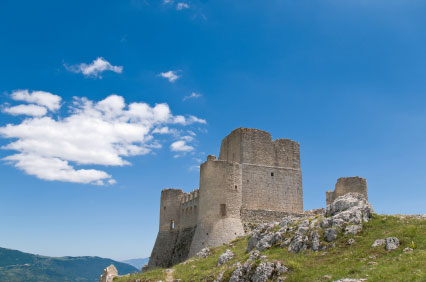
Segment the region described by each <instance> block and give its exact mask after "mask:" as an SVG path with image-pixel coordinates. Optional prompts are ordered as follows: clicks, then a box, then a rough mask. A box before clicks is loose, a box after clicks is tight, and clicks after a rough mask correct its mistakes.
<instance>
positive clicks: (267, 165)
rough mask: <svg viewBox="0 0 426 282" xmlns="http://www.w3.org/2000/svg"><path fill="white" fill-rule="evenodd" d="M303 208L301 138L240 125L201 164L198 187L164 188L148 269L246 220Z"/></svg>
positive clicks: (237, 231)
mask: <svg viewBox="0 0 426 282" xmlns="http://www.w3.org/2000/svg"><path fill="white" fill-rule="evenodd" d="M302 212H303V195H302V172H301V169H300V147H299V143H297V142H295V141H292V140H290V139H277V140H275V141H274V140H272V136H271V134H269V133H268V132H265V131H262V130H257V129H249V128H238V129H235V130H234V131H232V132H231V133H230V134H229V135H228V136H226V137H225V138H224V139H223V140H222V144H221V147H220V154H219V159H216V157H215V156H212V155H210V156H208V157H207V161H206V162H204V163H203V164H201V166H200V186H199V189H197V190H194V191H193V192H191V193H184V192H183V191H182V190H179V189H164V190H163V191H162V192H161V208H160V228H159V232H158V235H157V239H156V242H155V245H154V248H153V250H152V254H151V257H150V260H149V263H148V269H151V268H155V267H170V266H171V265H174V264H176V263H179V262H181V261H183V260H185V259H187V258H188V257H191V256H193V255H195V254H196V253H197V252H198V251H200V250H201V249H202V248H204V247H211V246H217V245H221V244H223V243H227V242H229V241H231V240H233V239H235V238H236V237H238V236H241V235H244V225H245V224H248V223H261V222H270V221H278V220H280V219H281V218H282V217H284V216H285V215H288V214H290V213H302Z"/></svg>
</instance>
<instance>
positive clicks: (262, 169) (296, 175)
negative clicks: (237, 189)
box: [219, 128, 303, 215]
mask: <svg viewBox="0 0 426 282" xmlns="http://www.w3.org/2000/svg"><path fill="white" fill-rule="evenodd" d="M219 160H228V161H235V162H238V163H240V164H241V166H242V171H243V175H242V185H243V187H242V188H243V201H242V208H243V212H242V213H243V215H244V214H248V213H250V214H253V212H252V211H279V212H293V213H294V212H297V213H300V212H303V192H302V172H301V169H300V145H299V143H297V142H295V141H292V140H290V139H277V140H275V141H273V140H272V136H271V134H269V133H268V132H266V131H262V130H258V129H251V128H237V129H235V130H234V131H232V132H231V133H230V134H229V135H228V136H226V137H225V138H224V139H223V141H222V145H221V147H220V155H219Z"/></svg>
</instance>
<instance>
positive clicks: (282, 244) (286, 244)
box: [280, 238, 291, 247]
mask: <svg viewBox="0 0 426 282" xmlns="http://www.w3.org/2000/svg"><path fill="white" fill-rule="evenodd" d="M290 243H291V238H287V239H285V240H284V242H282V243H281V245H280V247H286V246H288V245H289V244H290Z"/></svg>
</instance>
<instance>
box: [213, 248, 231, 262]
mask: <svg viewBox="0 0 426 282" xmlns="http://www.w3.org/2000/svg"><path fill="white" fill-rule="evenodd" d="M233 258H234V253H233V252H231V250H229V249H227V250H226V251H225V252H224V253H223V254H221V255H220V257H219V261H218V262H217V265H218V266H220V265H222V264H224V263H226V262H228V261H230V260H231V259H233Z"/></svg>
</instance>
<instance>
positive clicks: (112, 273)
mask: <svg viewBox="0 0 426 282" xmlns="http://www.w3.org/2000/svg"><path fill="white" fill-rule="evenodd" d="M115 277H118V271H117V268H115V266H114V265H112V264H111V265H110V266H108V267H107V268H105V269H104V272H103V273H102V275H101V277H100V278H99V282H112V281H113V280H114V278H115Z"/></svg>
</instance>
